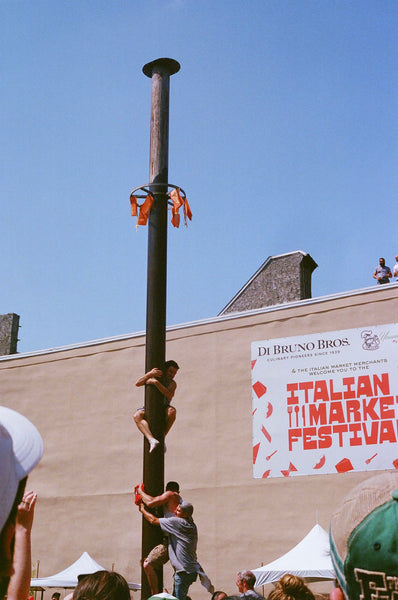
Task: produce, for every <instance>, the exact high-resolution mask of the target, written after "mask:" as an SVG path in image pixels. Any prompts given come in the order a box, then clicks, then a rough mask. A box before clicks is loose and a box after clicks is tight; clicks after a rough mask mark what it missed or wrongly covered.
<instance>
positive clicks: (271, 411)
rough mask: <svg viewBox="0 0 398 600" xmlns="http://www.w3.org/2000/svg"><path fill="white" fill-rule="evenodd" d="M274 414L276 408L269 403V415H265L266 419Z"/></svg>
mask: <svg viewBox="0 0 398 600" xmlns="http://www.w3.org/2000/svg"><path fill="white" fill-rule="evenodd" d="M273 412H274V407H273V406H272V404H271V402H268V404H267V414H266V415H265V418H266V419H269V417H270V416H271V415H272V413H273Z"/></svg>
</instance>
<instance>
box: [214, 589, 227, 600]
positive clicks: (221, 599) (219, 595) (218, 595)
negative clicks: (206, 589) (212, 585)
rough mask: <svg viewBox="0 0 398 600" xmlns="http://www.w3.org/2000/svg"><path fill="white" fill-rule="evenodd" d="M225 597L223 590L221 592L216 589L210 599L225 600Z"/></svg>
mask: <svg viewBox="0 0 398 600" xmlns="http://www.w3.org/2000/svg"><path fill="white" fill-rule="evenodd" d="M226 597H227V594H226V593H225V592H222V591H221V590H216V591H215V592H213V594H212V597H211V600H225V598H226Z"/></svg>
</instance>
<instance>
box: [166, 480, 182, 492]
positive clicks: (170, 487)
mask: <svg viewBox="0 0 398 600" xmlns="http://www.w3.org/2000/svg"><path fill="white" fill-rule="evenodd" d="M166 492H177V494H179V493H180V486H179V485H178V483H177V482H176V481H168V482H167V483H166Z"/></svg>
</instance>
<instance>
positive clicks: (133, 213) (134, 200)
mask: <svg viewBox="0 0 398 600" xmlns="http://www.w3.org/2000/svg"><path fill="white" fill-rule="evenodd" d="M130 204H131V216H132V217H136V216H137V197H136V196H133V194H131V195H130Z"/></svg>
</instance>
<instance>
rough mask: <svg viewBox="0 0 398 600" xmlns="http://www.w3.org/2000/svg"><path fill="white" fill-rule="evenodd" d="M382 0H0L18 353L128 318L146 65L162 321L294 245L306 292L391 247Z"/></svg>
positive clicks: (6, 307)
mask: <svg viewBox="0 0 398 600" xmlns="http://www.w3.org/2000/svg"><path fill="white" fill-rule="evenodd" d="M397 19H398V3H397V2H396V0H394V1H390V0H383V1H380V0H375V1H370V0H356V1H351V0H338V1H329V0H322V1H320V0H316V1H315V0H289V1H287V0H246V1H244V0H240V1H238V0H229V1H227V0H218V1H217V0H216V1H215V0H145V1H144V0H143V1H134V0H112V1H111V2H110V1H109V0H68V1H65V0H34V1H33V2H32V0H0V136H1V137H0V193H1V207H2V208H1V219H0V244H1V255H2V261H1V263H0V277H1V279H0V280H1V293H0V313H8V312H16V313H18V314H19V315H20V316H21V326H22V327H21V330H20V342H19V345H18V350H19V351H20V352H29V351H33V350H40V349H46V348H51V347H56V346H62V345H66V344H74V343H78V342H83V341H88V340H93V339H98V338H103V337H108V336H114V335H119V334H126V333H130V332H135V331H142V330H144V329H145V307H146V260H147V259H146V256H147V228H144V227H141V228H139V229H138V230H136V228H135V220H134V219H133V218H132V217H130V207H129V194H130V191H131V190H132V189H133V188H135V187H137V186H139V185H141V184H144V183H147V181H148V163H149V118H150V94H151V82H150V80H149V79H148V78H147V77H145V76H144V75H143V74H142V67H143V65H144V64H145V63H147V62H149V61H151V60H154V59H156V58H158V57H164V56H167V57H171V58H174V59H176V60H178V61H179V62H180V64H181V70H180V72H179V73H177V74H176V75H173V77H172V78H171V81H170V87H171V98H170V152H169V180H170V182H172V183H174V184H177V185H179V186H181V187H182V188H183V189H184V190H185V191H186V193H187V196H188V198H189V201H190V205H191V208H192V212H193V220H192V222H191V223H190V224H189V227H188V228H185V227H183V226H182V227H180V229H178V230H177V229H173V228H172V227H171V226H170V228H169V230H168V300H167V303H168V308H167V323H168V325H173V324H177V323H184V322H188V321H192V320H197V319H202V318H207V317H212V316H215V315H216V314H218V312H219V311H220V310H221V309H222V308H223V307H224V306H225V304H227V302H228V301H229V300H230V299H231V298H232V297H233V296H234V295H235V293H236V292H237V291H238V290H239V289H240V288H241V286H242V285H243V284H244V283H245V282H246V281H247V280H248V279H249V277H250V276H251V275H252V274H253V273H254V272H255V271H256V270H257V268H258V267H259V266H260V265H261V264H262V263H263V262H264V260H265V259H266V258H267V257H268V256H270V255H274V254H281V253H284V252H289V251H293V250H303V251H305V252H308V253H309V254H311V256H312V257H313V258H314V260H315V261H316V262H317V263H318V265H319V267H318V269H316V270H315V271H314V274H313V278H312V292H313V296H314V297H316V296H323V295H326V294H332V293H335V292H342V291H346V290H352V289H357V288H361V287H367V286H369V285H372V284H373V283H374V280H373V279H372V272H373V269H374V267H375V266H376V264H377V263H378V258H379V256H385V257H386V260H387V264H388V265H390V266H392V264H393V262H394V260H393V258H394V255H395V254H396V253H397V252H398V242H397V241H396V229H397V192H398V169H397V164H398V122H397V114H398V83H397V72H398V52H397V39H398V36H397V34H398V20H397Z"/></svg>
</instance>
